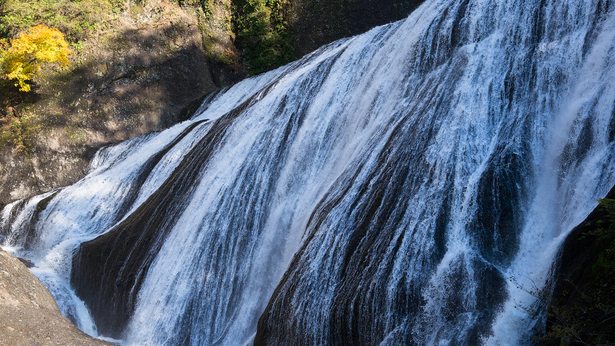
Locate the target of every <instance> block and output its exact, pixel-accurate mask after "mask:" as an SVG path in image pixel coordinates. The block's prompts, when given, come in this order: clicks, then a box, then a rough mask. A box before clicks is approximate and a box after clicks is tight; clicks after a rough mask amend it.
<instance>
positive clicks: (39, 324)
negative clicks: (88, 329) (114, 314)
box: [0, 250, 112, 346]
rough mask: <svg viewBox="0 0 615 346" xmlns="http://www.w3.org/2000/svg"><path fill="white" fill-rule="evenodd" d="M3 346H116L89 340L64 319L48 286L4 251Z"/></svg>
mask: <svg viewBox="0 0 615 346" xmlns="http://www.w3.org/2000/svg"><path fill="white" fill-rule="evenodd" d="M0 316H2V318H0V345H13V346H21V345H23V346H31V345H96V346H98V345H100V346H102V345H112V344H111V343H108V342H104V341H102V340H98V339H94V338H92V337H89V336H88V335H86V334H85V333H83V332H81V331H80V330H79V329H77V327H75V326H74V325H73V324H72V323H71V322H70V321H68V320H67V319H66V318H65V317H63V316H62V314H61V313H60V310H59V309H58V306H57V304H56V303H55V301H54V299H53V297H52V296H51V294H50V293H49V291H48V290H47V288H45V286H44V285H43V284H42V283H41V282H40V281H39V280H38V279H37V278H36V277H35V276H34V274H32V272H30V270H28V268H26V266H25V265H24V264H23V263H22V262H21V261H19V260H18V259H17V258H15V257H13V256H12V255H10V254H8V253H6V252H4V251H2V250H0Z"/></svg>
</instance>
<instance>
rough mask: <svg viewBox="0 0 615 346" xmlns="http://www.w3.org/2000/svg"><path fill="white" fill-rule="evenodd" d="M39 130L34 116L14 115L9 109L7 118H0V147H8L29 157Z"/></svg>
mask: <svg viewBox="0 0 615 346" xmlns="http://www.w3.org/2000/svg"><path fill="white" fill-rule="evenodd" d="M40 128H41V127H40V125H39V124H38V121H37V119H36V117H35V116H34V115H32V114H24V115H16V114H15V113H14V111H13V110H12V109H11V110H10V111H9V115H8V116H6V117H2V118H0V146H4V145H10V146H11V147H13V148H15V149H16V150H17V151H19V152H20V153H22V154H24V155H26V157H29V156H30V153H31V151H32V148H33V147H34V140H35V138H36V135H37V134H38V132H39V130H40Z"/></svg>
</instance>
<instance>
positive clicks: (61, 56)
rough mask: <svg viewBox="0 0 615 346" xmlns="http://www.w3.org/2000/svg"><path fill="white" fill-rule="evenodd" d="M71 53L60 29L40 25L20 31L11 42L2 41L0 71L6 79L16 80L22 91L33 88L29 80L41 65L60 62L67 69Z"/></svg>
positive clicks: (16, 84)
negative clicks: (27, 82) (28, 82)
mask: <svg viewBox="0 0 615 346" xmlns="http://www.w3.org/2000/svg"><path fill="white" fill-rule="evenodd" d="M70 54H72V52H71V50H70V49H69V48H68V43H66V40H65V39H64V34H62V33H61V32H60V30H58V29H56V28H48V27H47V26H46V25H44V24H41V25H37V26H35V27H32V28H30V29H28V31H27V32H24V33H21V34H19V36H18V37H17V39H11V40H10V44H9V43H8V42H7V41H6V40H0V69H1V71H0V73H1V76H2V77H3V78H6V79H10V80H16V83H15V86H19V90H21V91H30V85H29V84H26V81H28V80H31V79H32V78H33V77H34V76H35V75H36V74H37V73H38V72H39V71H40V70H41V64H43V63H56V62H57V63H59V64H60V66H61V67H62V68H66V67H67V66H68V65H69V61H68V56H69V55H70Z"/></svg>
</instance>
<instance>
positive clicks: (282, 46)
mask: <svg viewBox="0 0 615 346" xmlns="http://www.w3.org/2000/svg"><path fill="white" fill-rule="evenodd" d="M285 6H288V3H287V2H285V1H283V0H236V1H234V2H233V7H234V8H233V12H234V24H235V31H236V44H237V46H238V47H239V48H240V49H241V50H242V53H243V57H244V59H245V64H246V65H247V67H248V70H249V71H250V72H251V73H253V74H256V73H260V72H264V71H267V70H271V69H273V68H275V67H278V66H282V65H284V64H286V63H288V62H290V61H293V60H295V59H296V57H295V50H294V46H293V39H294V35H293V32H292V29H291V26H290V24H289V23H288V22H287V21H286V20H285V18H284V17H285V15H284V13H285V12H284V11H285Z"/></svg>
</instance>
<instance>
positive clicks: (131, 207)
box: [0, 0, 615, 345]
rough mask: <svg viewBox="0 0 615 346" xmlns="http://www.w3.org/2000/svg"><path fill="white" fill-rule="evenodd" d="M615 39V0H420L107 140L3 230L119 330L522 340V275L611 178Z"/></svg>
mask: <svg viewBox="0 0 615 346" xmlns="http://www.w3.org/2000/svg"><path fill="white" fill-rule="evenodd" d="M614 52H615V5H613V3H612V2H611V1H610V0H585V1H579V0H558V1H556V0H507V1H506V0H502V1H494V0H433V1H427V2H426V3H424V4H423V6H421V7H420V8H419V9H417V10H416V11H415V12H414V13H413V14H412V15H411V16H410V17H409V18H408V19H406V20H404V21H401V22H397V23H393V24H390V25H387V26H383V27H378V28H375V29H373V30H372V31H370V32H368V33H366V34H364V35H360V36H357V37H353V38H350V39H344V40H341V41H338V42H335V43H333V44H331V45H329V46H326V47H323V48H322V49H320V50H318V51H317V52H315V53H313V54H311V55H309V56H307V57H305V58H303V59H302V60H300V61H297V62H295V63H292V64H290V65H288V66H285V67H282V68H280V69H278V70H275V71H272V72H269V73H267V74H263V75H260V76H257V77H254V78H251V79H248V80H246V81H243V82H241V83H239V84H237V85H235V86H233V87H232V88H229V89H227V90H223V91H221V92H219V93H216V94H213V95H211V96H210V97H209V98H208V99H207V100H206V101H205V103H204V104H203V106H202V107H201V109H200V110H199V112H197V115H196V116H195V117H194V118H193V119H191V120H190V121H187V122H184V123H181V124H178V125H176V126H175V127H173V128H171V129H168V130H166V131H163V132H160V133H152V134H149V135H146V136H142V137H139V138H136V139H133V140H130V141H127V142H124V143H121V144H118V145H116V146H112V147H109V148H106V149H103V150H101V151H100V152H99V153H98V154H97V156H96V157H95V159H94V160H93V162H92V167H91V172H90V173H89V174H88V176H87V177H86V178H84V179H83V180H81V181H80V182H78V183H77V184H75V185H73V186H70V187H67V188H64V189H62V190H57V191H53V192H51V193H48V194H45V195H42V196H39V197H34V198H32V199H30V200H27V201H21V202H15V203H13V204H10V205H8V206H7V207H5V209H4V210H3V211H2V223H1V224H0V227H2V228H1V229H0V234H2V235H4V238H5V239H4V242H3V247H5V248H10V249H11V251H12V252H13V253H15V254H17V255H19V256H21V257H25V258H27V259H29V260H31V261H32V262H33V263H34V264H35V267H34V272H35V273H36V274H37V275H38V276H39V277H40V278H41V279H42V281H43V282H44V283H46V284H47V285H48V287H49V288H50V290H51V291H52V293H53V294H54V296H55V297H56V299H57V300H58V301H59V304H60V306H61V307H62V310H63V312H64V313H65V314H66V315H68V316H71V317H72V318H73V320H75V321H77V323H78V325H79V326H80V327H81V328H83V329H85V330H86V331H88V332H89V333H92V334H96V333H100V334H102V335H106V336H111V337H113V338H118V339H122V340H123V343H124V344H127V345H214V344H215V345H242V344H248V343H251V342H252V341H253V342H254V343H255V344H258V345H261V344H270V345H311V344H355V345H364V344H365V345H367V344H370V345H371V344H384V345H393V344H415V345H435V344H437V345H445V344H454V345H458V344H465V345H476V344H480V343H485V344H494V345H495V344H500V345H517V344H527V343H529V341H528V340H529V339H528V337H529V336H530V333H531V330H532V328H533V327H534V324H535V323H537V322H539V321H536V320H534V319H532V318H530V317H529V316H527V315H525V314H524V313H523V311H520V310H518V309H515V308H514V306H513V304H512V302H513V301H516V302H519V303H521V304H531V303H532V297H530V296H527V295H524V293H523V292H521V291H519V290H517V289H516V288H515V285H512V284H511V283H510V282H509V280H508V278H509V277H511V276H515V277H516V278H517V280H518V281H520V283H521V284H524V283H527V282H531V283H533V284H537V285H543V284H544V282H545V280H547V279H548V275H549V269H550V267H551V263H552V262H553V260H554V257H555V255H556V252H557V248H558V245H559V244H560V243H561V241H562V239H563V238H564V237H565V235H566V233H567V231H569V230H570V229H571V228H572V227H573V226H575V225H576V224H577V223H579V222H580V221H582V220H583V218H584V216H586V215H587V214H588V213H589V212H590V211H591V210H592V209H593V208H594V207H595V205H596V202H595V200H596V198H601V197H603V196H604V195H605V194H606V192H607V191H608V190H609V189H610V187H611V186H613V185H614V184H615V61H614V60H615V53H614ZM525 280H529V281H525ZM69 283H71V284H72V285H71V284H69ZM73 289H74V291H75V292H76V295H75V293H74V292H73ZM77 296H79V297H80V298H81V299H83V300H84V301H85V305H84V304H83V302H81V301H80V299H78V298H77ZM85 306H87V307H88V309H89V311H88V309H86V308H85ZM90 315H91V317H90ZM90 318H92V319H93V321H94V322H95V324H96V327H94V325H93V323H92V322H91V321H92V320H90ZM96 328H98V331H97V330H96Z"/></svg>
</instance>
